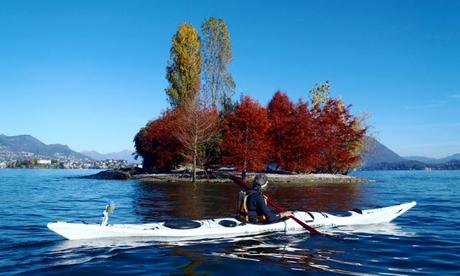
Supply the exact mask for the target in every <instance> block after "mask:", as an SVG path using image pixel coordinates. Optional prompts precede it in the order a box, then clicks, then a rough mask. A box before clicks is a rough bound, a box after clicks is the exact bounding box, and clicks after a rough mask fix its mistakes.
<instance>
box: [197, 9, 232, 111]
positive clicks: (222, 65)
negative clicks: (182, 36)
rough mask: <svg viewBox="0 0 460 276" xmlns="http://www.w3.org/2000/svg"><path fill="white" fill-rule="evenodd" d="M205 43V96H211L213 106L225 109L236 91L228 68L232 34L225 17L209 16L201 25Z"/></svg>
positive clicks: (230, 58) (230, 57)
mask: <svg viewBox="0 0 460 276" xmlns="http://www.w3.org/2000/svg"><path fill="white" fill-rule="evenodd" d="M201 33H202V43H203V51H202V52H203V72H204V85H203V90H204V91H203V96H204V97H206V98H210V99H209V100H208V101H206V102H209V101H210V102H211V104H212V107H213V108H217V109H220V110H222V109H224V108H225V106H226V105H228V102H229V101H231V97H232V96H233V93H234V91H235V82H234V81H233V78H232V74H231V73H230V72H229V70H228V65H229V64H230V61H231V60H232V50H231V46H230V34H229V32H228V28H227V25H226V24H225V21H224V20H223V19H218V18H214V17H211V18H208V19H207V20H206V21H205V22H203V24H202V25H201Z"/></svg>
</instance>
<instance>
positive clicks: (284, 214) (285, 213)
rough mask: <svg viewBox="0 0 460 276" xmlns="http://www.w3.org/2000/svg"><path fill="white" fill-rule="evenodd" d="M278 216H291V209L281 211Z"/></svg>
mask: <svg viewBox="0 0 460 276" xmlns="http://www.w3.org/2000/svg"><path fill="white" fill-rule="evenodd" d="M280 216H281V217H282V218H285V217H289V216H292V212H291V211H286V212H281V213H280Z"/></svg>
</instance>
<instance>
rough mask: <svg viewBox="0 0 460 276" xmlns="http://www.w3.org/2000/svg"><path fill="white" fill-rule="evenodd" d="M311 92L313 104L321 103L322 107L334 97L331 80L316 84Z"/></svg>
mask: <svg viewBox="0 0 460 276" xmlns="http://www.w3.org/2000/svg"><path fill="white" fill-rule="evenodd" d="M309 94H310V100H311V102H312V103H313V105H319V106H320V107H322V106H324V104H325V103H327V102H328V101H330V100H331V99H332V97H331V82H330V81H328V80H327V81H326V82H325V83H324V84H322V83H317V84H315V86H314V87H313V88H312V89H311V90H310V91H309Z"/></svg>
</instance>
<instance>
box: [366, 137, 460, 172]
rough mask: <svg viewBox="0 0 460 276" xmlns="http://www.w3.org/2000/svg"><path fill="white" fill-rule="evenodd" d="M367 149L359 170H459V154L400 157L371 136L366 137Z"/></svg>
mask: <svg viewBox="0 0 460 276" xmlns="http://www.w3.org/2000/svg"><path fill="white" fill-rule="evenodd" d="M367 139H368V141H367V142H368V149H367V151H366V152H365V153H364V154H363V165H362V167H361V168H360V169H361V170H460V154H458V153H457V154H453V155H449V156H447V157H445V158H440V159H436V158H429V157H422V156H409V157H401V156H399V155H398V154H397V153H395V152H394V151H392V150H390V149H389V148H387V147H386V146H384V145H383V144H381V143H380V142H379V141H377V140H375V139H374V138H372V137H367Z"/></svg>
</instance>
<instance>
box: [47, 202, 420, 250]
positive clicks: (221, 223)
mask: <svg viewBox="0 0 460 276" xmlns="http://www.w3.org/2000/svg"><path fill="white" fill-rule="evenodd" d="M415 204H416V203H415V201H412V202H409V203H404V204H400V205H394V206H389V207H385V208H378V209H368V210H358V209H354V210H353V211H347V212H340V213H335V212H301V211H296V212H294V216H295V217H296V218H298V219H300V220H302V221H303V222H305V223H307V224H308V225H309V226H311V227H314V228H320V227H321V228H323V227H332V228H334V227H340V226H351V225H365V224H375V223H385V222H390V221H392V220H393V219H395V218H397V217H398V216H400V215H402V214H403V213H405V212H406V211H407V210H409V209H410V208H412V207H414V206H415ZM47 226H48V228H49V229H50V230H52V231H54V232H56V233H57V234H59V235H61V236H63V237H64V238H66V239H69V240H81V239H100V238H120V237H144V238H148V239H149V240H153V241H184V240H199V239H208V238H220V237H233V236H246V235H256V234H261V233H267V232H279V231H299V230H303V228H302V226H301V225H299V224H298V223H297V222H295V221H294V220H293V219H286V220H282V221H279V222H275V223H271V224H251V223H244V222H241V221H239V220H236V219H234V218H217V219H206V220H187V221H176V222H174V221H172V222H158V223H146V224H108V225H99V224H87V223H68V222H50V223H48V225H47Z"/></svg>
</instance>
